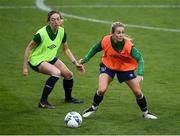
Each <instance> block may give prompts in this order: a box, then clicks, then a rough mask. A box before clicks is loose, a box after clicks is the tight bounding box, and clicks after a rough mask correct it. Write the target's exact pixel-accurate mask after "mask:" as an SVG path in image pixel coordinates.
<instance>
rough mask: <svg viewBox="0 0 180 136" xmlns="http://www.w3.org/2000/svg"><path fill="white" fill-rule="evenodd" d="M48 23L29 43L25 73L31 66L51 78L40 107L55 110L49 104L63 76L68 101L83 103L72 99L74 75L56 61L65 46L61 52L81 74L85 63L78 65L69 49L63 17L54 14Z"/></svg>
mask: <svg viewBox="0 0 180 136" xmlns="http://www.w3.org/2000/svg"><path fill="white" fill-rule="evenodd" d="M47 22H48V24H47V25H46V26H44V27H42V28H41V29H39V30H38V31H37V33H36V34H35V35H34V38H33V40H32V41H31V42H30V43H29V44H28V46H27V48H26V50H25V55H24V65H23V74H24V76H27V75H28V64H29V66H30V67H31V68H32V69H33V70H35V71H36V72H39V73H42V74H46V75H49V76H50V77H49V78H48V79H47V81H46V83H45V85H44V89H43V92H42V96H41V99H40V102H39V105H38V106H39V107H40V108H55V107H54V106H53V105H51V104H50V103H49V102H48V96H49V94H50V93H51V91H52V89H53V87H54V85H55V83H56V82H57V81H58V79H59V78H60V77H61V76H62V77H63V78H64V79H63V87H64V91H65V102H68V103H82V102H83V101H82V100H78V99H75V98H73V97H72V96H71V93H72V88H73V73H72V72H71V71H70V70H69V69H68V67H67V66H66V65H65V64H64V63H63V62H62V61H61V60H60V59H58V58H57V56H56V55H57V51H58V49H59V47H60V45H61V44H62V49H63V51H64V53H65V55H66V56H67V57H68V58H69V60H70V61H71V62H72V63H73V64H74V65H75V66H76V68H77V70H78V71H80V73H83V72H84V68H83V66H82V64H79V63H78V62H77V61H76V59H75V57H74V55H73V54H72V52H71V50H70V49H69V47H68V43H67V38H66V37H67V35H66V33H65V31H64V28H63V27H61V26H62V23H63V17H62V15H61V14H60V13H59V12H58V11H51V12H49V13H48V17H47Z"/></svg>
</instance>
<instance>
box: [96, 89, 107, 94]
mask: <svg viewBox="0 0 180 136" xmlns="http://www.w3.org/2000/svg"><path fill="white" fill-rule="evenodd" d="M105 92H106V89H98V91H97V93H98V94H99V95H104V94H105Z"/></svg>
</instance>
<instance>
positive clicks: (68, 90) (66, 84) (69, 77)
mask: <svg viewBox="0 0 180 136" xmlns="http://www.w3.org/2000/svg"><path fill="white" fill-rule="evenodd" d="M54 65H55V66H56V67H57V68H58V69H59V70H60V71H61V75H62V76H63V77H64V79H63V88H64V91H65V102H67V103H82V102H83V101H82V100H79V99H76V98H73V97H72V88H73V83H74V81H73V73H72V72H71V71H70V70H69V69H68V68H67V66H66V65H65V64H64V63H63V62H62V61H61V60H59V59H58V60H57V61H56V62H55V63H54Z"/></svg>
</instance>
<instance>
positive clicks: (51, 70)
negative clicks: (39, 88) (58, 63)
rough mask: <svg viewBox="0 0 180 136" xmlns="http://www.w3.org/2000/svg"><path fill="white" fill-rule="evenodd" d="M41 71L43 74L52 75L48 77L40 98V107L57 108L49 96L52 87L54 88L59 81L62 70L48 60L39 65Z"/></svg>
mask: <svg viewBox="0 0 180 136" xmlns="http://www.w3.org/2000/svg"><path fill="white" fill-rule="evenodd" d="M38 69H39V72H40V73H43V74H47V75H50V77H49V78H48V79H47V81H46V83H45V85H44V89H43V92H42V96H41V99H40V103H39V107H41V108H55V107H54V106H53V105H51V104H49V102H48V96H49V94H50V93H51V91H52V89H53V88H54V85H55V83H56V82H57V81H58V79H59V77H60V75H61V72H60V70H59V69H57V68H56V67H55V66H53V65H52V64H50V63H48V62H42V63H41V64H40V65H39V66H38Z"/></svg>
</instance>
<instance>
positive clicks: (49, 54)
mask: <svg viewBox="0 0 180 136" xmlns="http://www.w3.org/2000/svg"><path fill="white" fill-rule="evenodd" d="M47 27H48V26H44V27H43V28H41V29H39V30H38V31H37V33H36V34H38V33H39V35H40V37H41V42H40V43H39V46H37V47H36V48H34V49H33V50H32V52H31V54H30V57H29V62H30V63H31V64H32V65H33V66H37V65H38V64H39V63H41V62H42V61H51V60H52V59H54V57H56V54H57V51H58V49H59V47H60V45H61V43H62V40H63V37H64V28H62V27H59V28H58V31H57V34H56V37H54V38H53V39H52V38H50V36H49V34H48V31H47Z"/></svg>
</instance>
